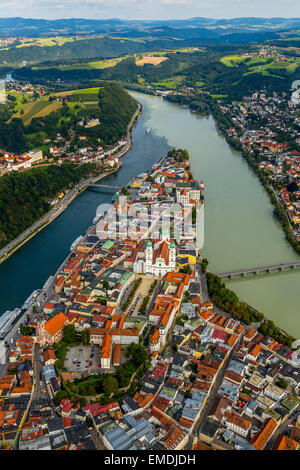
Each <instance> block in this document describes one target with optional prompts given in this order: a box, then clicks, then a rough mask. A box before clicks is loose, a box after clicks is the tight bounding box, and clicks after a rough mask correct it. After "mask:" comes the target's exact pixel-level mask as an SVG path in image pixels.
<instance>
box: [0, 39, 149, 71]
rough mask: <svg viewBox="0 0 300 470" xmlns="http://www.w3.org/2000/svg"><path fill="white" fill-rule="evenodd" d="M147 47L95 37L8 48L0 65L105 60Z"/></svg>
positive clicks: (140, 44) (0, 60)
mask: <svg viewBox="0 0 300 470" xmlns="http://www.w3.org/2000/svg"><path fill="white" fill-rule="evenodd" d="M148 48H149V47H148V46H146V45H145V44H144V43H143V42H137V41H131V40H127V39H122V40H121V39H118V38H109V37H95V38H90V39H80V40H74V41H72V42H66V43H65V44H62V45H57V46H47V45H43V46H40V45H32V46H26V47H10V48H8V50H2V51H1V55H0V64H15V65H17V64H22V63H23V62H24V61H26V62H27V63H29V64H34V63H37V62H51V61H60V60H70V59H76V60H80V59H93V58H97V59H106V58H110V57H118V56H120V55H125V54H132V53H135V52H143V51H145V50H147V49H148Z"/></svg>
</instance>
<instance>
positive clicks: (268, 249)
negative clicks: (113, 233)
mask: <svg viewBox="0 0 300 470" xmlns="http://www.w3.org/2000/svg"><path fill="white" fill-rule="evenodd" d="M132 95H133V96H134V97H135V98H136V99H137V100H138V101H140V102H141V103H142V104H143V106H144V112H143V115H142V117H141V119H140V120H139V122H138V124H137V126H136V128H135V129H134V132H133V143H134V145H133V147H132V148H131V150H130V151H129V152H128V153H127V154H126V155H125V156H124V157H123V159H122V161H123V166H122V168H121V170H120V171H119V172H118V173H117V174H115V175H111V176H109V177H107V178H106V180H105V184H112V185H115V186H122V185H124V184H126V183H127V182H128V181H129V180H130V179H131V178H132V177H133V176H136V175H137V174H138V173H140V172H142V171H144V170H147V169H149V168H150V167H151V166H152V165H153V163H154V162H155V161H157V160H158V159H159V158H160V157H161V156H163V155H165V154H166V153H167V151H168V150H169V149H170V148H171V147H181V148H186V149H187V150H188V151H189V153H190V157H191V168H192V171H193V174H194V176H195V177H196V178H197V179H198V180H201V179H203V180H204V183H205V199H206V207H205V244H204V249H203V255H204V256H206V257H207V258H208V259H209V262H210V264H209V269H210V270H211V271H213V272H215V273H218V272H222V271H227V270H232V269H238V268H246V267H254V266H261V265H265V264H276V263H282V262H287V261H292V260H295V259H298V257H297V254H296V253H295V252H294V251H293V250H292V248H291V247H290V245H289V244H288V243H287V241H286V240H285V237H284V234H283V232H282V230H281V228H280V226H279V224H278V222H277V220H276V219H275V218H274V216H273V208H272V205H271V204H270V202H269V199H268V197H267V194H266V193H265V192H264V190H263V188H262V186H261V185H260V183H259V181H258V179H257V178H256V176H255V175H254V174H253V173H252V171H251V170H250V169H249V168H248V166H247V164H246V162H245V161H244V160H243V158H242V156H241V155H240V154H239V153H238V152H235V151H233V150H232V149H231V148H230V147H229V146H228V144H227V143H226V141H225V139H224V138H223V137H221V136H220V135H218V133H217V132H216V129H215V125H214V121H213V119H212V118H211V117H209V118H203V117H199V116H197V115H196V114H193V113H191V112H190V110H189V109H187V108H184V107H180V106H178V105H174V104H171V103H168V102H167V101H165V100H163V99H162V98H159V97H154V96H151V95H144V94H140V93H132ZM148 127H151V132H150V133H146V128H148ZM111 197H112V195H111V194H105V193H103V192H98V191H97V190H95V191H85V192H84V193H82V194H81V195H80V196H79V197H78V198H77V199H76V200H75V201H74V202H73V203H72V204H71V205H70V206H69V207H68V208H67V210H66V211H65V212H64V213H63V214H62V215H61V216H60V217H59V218H58V219H56V220H55V221H54V222H53V223H52V224H51V225H49V226H48V227H47V228H45V229H44V230H43V231H42V232H40V233H39V234H38V235H37V236H36V237H34V238H33V239H32V240H30V241H29V242H28V243H27V244H26V245H24V246H23V247H22V248H21V249H20V250H19V251H17V252H16V253H15V254H14V255H12V256H11V257H10V258H9V259H8V260H7V261H5V262H4V263H3V264H1V265H0V313H2V312H3V311H5V310H6V309H8V308H14V307H17V306H20V305H21V304H22V302H23V301H24V300H25V299H26V298H27V296H28V295H29V294H30V293H31V292H32V291H33V290H34V289H36V288H41V287H42V286H43V283H44V282H45V280H46V279H47V278H48V277H49V276H50V275H51V274H53V273H54V272H55V271H56V270H57V268H58V266H59V265H60V264H61V262H62V261H63V260H64V258H65V257H66V255H67V254H68V253H69V248H70V245H71V243H72V242H73V240H74V239H75V238H76V237H77V236H79V235H81V234H84V233H85V231H86V229H87V227H88V226H89V225H90V224H91V223H92V220H93V218H94V216H95V213H96V208H97V206H98V205H99V204H101V203H103V202H111ZM228 286H229V287H230V288H231V289H233V290H234V291H235V292H236V293H237V294H238V295H239V296H240V298H242V299H244V300H245V301H246V302H248V303H249V304H250V305H252V306H253V307H255V308H257V309H258V310H260V311H262V312H263V313H265V314H266V316H267V317H269V318H271V319H272V320H274V321H275V322H276V323H277V324H278V325H279V326H281V327H282V328H283V329H285V330H286V331H287V332H288V333H290V334H292V335H293V336H295V337H298V338H300V316H299V314H300V271H298V272H289V273H284V274H272V275H267V276H263V277H251V278H247V279H243V280H235V281H229V282H228Z"/></svg>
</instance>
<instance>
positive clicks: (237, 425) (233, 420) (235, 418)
mask: <svg viewBox="0 0 300 470" xmlns="http://www.w3.org/2000/svg"><path fill="white" fill-rule="evenodd" d="M221 422H222V424H225V426H226V427H227V428H228V429H230V430H231V431H233V432H235V433H237V434H239V435H240V436H243V437H247V436H248V434H249V432H250V430H251V421H249V420H248V419H244V418H242V417H241V416H239V415H238V414H236V413H233V412H231V411H225V413H224V416H223V418H222V421H221Z"/></svg>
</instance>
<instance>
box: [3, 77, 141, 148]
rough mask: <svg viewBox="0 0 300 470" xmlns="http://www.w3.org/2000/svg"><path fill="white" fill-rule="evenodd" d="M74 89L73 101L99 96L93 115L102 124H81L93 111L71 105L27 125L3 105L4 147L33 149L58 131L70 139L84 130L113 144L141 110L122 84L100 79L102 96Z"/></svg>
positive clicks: (53, 136)
mask: <svg viewBox="0 0 300 470" xmlns="http://www.w3.org/2000/svg"><path fill="white" fill-rule="evenodd" d="M74 92H75V93H74V95H72V96H71V95H70V96H69V99H70V101H76V100H78V99H79V98H80V99H81V98H82V100H84V99H85V98H84V97H87V96H95V100H97V99H98V100H99V106H97V102H96V104H95V108H94V109H93V110H92V111H91V113H92V115H93V117H96V118H99V120H100V122H101V125H100V126H97V127H94V128H91V129H89V130H86V131H85V130H84V129H83V128H82V127H78V120H79V119H83V118H86V117H87V116H89V112H88V110H85V109H83V110H81V111H80V112H79V113H78V114H77V115H76V114H73V113H72V110H71V109H70V108H69V107H68V106H67V105H64V106H63V107H62V108H60V109H58V110H57V111H53V112H51V113H50V114H48V115H45V116H38V117H33V118H32V120H31V122H30V123H29V124H27V125H25V124H24V123H23V121H22V120H21V118H19V117H18V118H16V117H13V116H11V117H12V119H11V120H8V119H9V117H10V115H9V114H8V113H7V112H6V111H5V110H2V108H1V112H0V148H1V149H5V150H7V151H9V152H14V153H17V154H18V153H22V152H25V151H27V150H31V149H32V148H33V147H34V148H39V147H41V148H42V144H43V140H45V138H46V137H47V138H50V139H51V140H53V139H55V137H56V135H57V133H58V132H60V133H61V135H63V136H64V137H66V139H68V138H70V135H71V132H75V134H76V133H77V134H78V133H79V132H80V134H79V135H82V134H83V133H84V134H85V135H87V137H90V138H92V139H94V142H95V144H97V145H99V143H98V138H100V139H101V140H102V143H103V144H105V145H111V144H114V143H115V142H116V141H117V140H118V139H119V138H120V137H122V136H123V135H126V133H127V125H128V124H129V121H130V119H131V117H132V115H133V114H134V112H135V110H136V109H137V102H136V101H135V100H134V98H132V97H131V96H130V95H129V94H128V93H127V91H125V90H124V89H123V88H122V87H121V86H120V85H118V84H116V83H112V82H111V83H109V82H100V89H99V95H98V96H97V94H95V95H88V94H83V95H81V94H80V90H74ZM76 92H78V93H76ZM50 98H51V97H50ZM39 136H42V137H39ZM77 137H78V136H77Z"/></svg>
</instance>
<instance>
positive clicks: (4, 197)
mask: <svg viewBox="0 0 300 470" xmlns="http://www.w3.org/2000/svg"><path fill="white" fill-rule="evenodd" d="M91 174H96V166H95V165H94V164H85V165H75V164H71V163H67V164H63V165H61V166H57V165H52V166H47V167H40V168H34V169H31V170H28V171H25V172H23V173H17V172H15V171H14V172H12V173H11V174H7V175H4V176H2V177H1V178H0V248H2V247H4V246H5V245H7V243H8V242H9V241H11V240H12V239H14V238H15V237H17V236H18V235H19V234H20V233H22V232H24V230H26V229H27V228H28V227H30V226H31V225H32V224H33V223H34V222H36V221H37V220H38V219H39V218H41V217H42V216H43V215H44V214H45V213H46V212H48V210H49V209H50V207H51V206H50V204H49V203H48V201H49V199H51V198H53V197H54V196H55V195H56V194H57V193H58V192H59V191H61V190H64V189H66V188H71V187H72V186H74V185H76V184H77V183H78V182H79V181H80V180H81V179H82V178H83V177H87V176H89V175H91Z"/></svg>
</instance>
